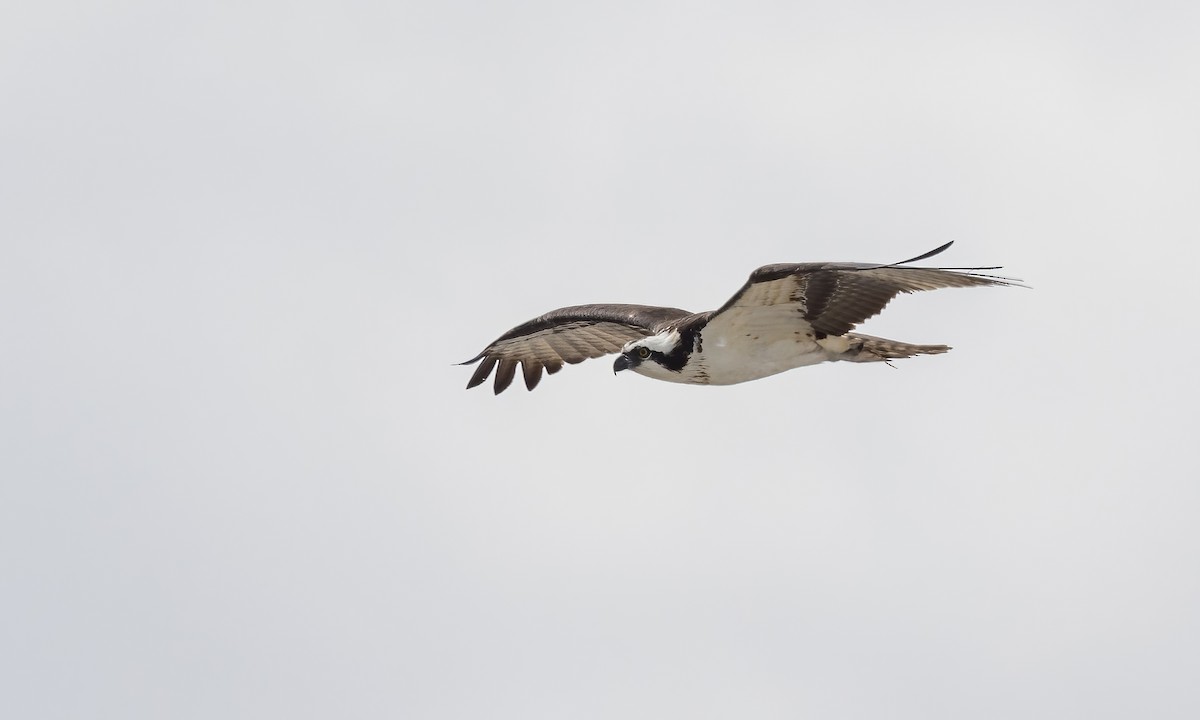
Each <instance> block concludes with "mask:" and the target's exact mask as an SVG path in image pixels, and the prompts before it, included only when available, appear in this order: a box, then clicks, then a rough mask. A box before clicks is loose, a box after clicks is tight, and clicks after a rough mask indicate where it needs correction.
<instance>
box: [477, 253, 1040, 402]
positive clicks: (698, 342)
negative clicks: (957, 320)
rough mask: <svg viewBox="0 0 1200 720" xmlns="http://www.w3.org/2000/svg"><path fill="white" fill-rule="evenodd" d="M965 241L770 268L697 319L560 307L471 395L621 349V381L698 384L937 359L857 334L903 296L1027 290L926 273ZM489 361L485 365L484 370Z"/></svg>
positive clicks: (639, 309) (507, 350)
mask: <svg viewBox="0 0 1200 720" xmlns="http://www.w3.org/2000/svg"><path fill="white" fill-rule="evenodd" d="M951 245H953V242H948V243H946V244H945V245H942V246H941V247H939V248H936V249H934V250H931V251H929V252H927V253H925V254H923V255H918V256H917V257H915V258H911V259H909V260H903V261H901V262H898V263H890V264H887V265H879V264H867V263H801V264H796V265H789V264H781V265H764V266H763V267H760V268H759V269H757V270H755V271H754V272H753V273H751V274H750V279H749V280H747V281H746V284H745V285H743V286H742V288H741V289H740V290H738V291H737V292H736V293H735V294H734V296H733V297H731V298H729V300H728V301H726V303H725V304H724V305H722V306H721V307H720V308H718V309H717V310H710V311H708V312H701V313H691V312H688V311H687V310H680V309H678V308H667V307H655V306H651V305H622V304H601V305H575V306H572V307H564V308H559V309H557V310H552V311H550V312H548V313H546V314H545V315H542V316H541V317H537V318H534V319H533V320H530V321H529V322H526V323H522V324H520V325H518V326H516V327H515V328H513V329H512V330H509V331H508V332H506V333H504V334H503V335H501V336H500V337H499V338H497V339H496V340H495V341H494V342H492V343H491V344H490V345H488V346H487V347H486V348H484V349H483V352H481V353H479V354H478V355H476V356H475V357H473V358H471V359H470V360H468V361H466V362H464V363H461V364H462V365H471V364H473V363H476V362H479V363H480V364H479V367H477V368H476V369H475V374H473V375H472V376H471V380H470V382H468V383H467V388H468V389H470V388H473V387H475V386H476V385H481V384H482V383H483V382H484V381H485V380H487V378H488V376H489V375H491V373H492V370H493V369H495V370H496V379H495V381H494V384H493V387H494V388H495V392H496V394H497V395H498V394H500V393H501V392H503V391H504V390H505V389H506V388H508V386H509V385H511V384H512V381H513V378H514V377H515V376H516V370H517V364H518V363H520V365H521V372H522V374H523V375H524V377H525V387H527V388H528V389H530V390H533V389H534V388H535V387H537V384H538V382H539V381H541V379H542V370H543V369H544V370H545V371H546V372H547V373H548V374H550V375H553V374H554V373H556V372H558V371H559V370H561V369H562V367H563V364H564V363H566V364H575V363H580V362H583V361H584V360H587V359H588V358H596V357H601V356H603V355H609V354H612V353H620V355H618V356H617V359H616V361H615V362H614V363H613V373H614V374H615V373H617V372H619V371H621V370H632V371H634V372H635V373H638V374H639V375H645V376H646V377H650V378H654V379H656V380H666V381H668V382H677V383H687V384H691V385H733V384H735V383H741V382H746V381H748V380H758V379H759V378H764V377H767V376H770V375H775V374H776V373H781V372H784V371H785V370H791V369H793V368H798V367H803V366H805V365H815V364H817V363H822V362H830V361H835V360H846V361H849V362H889V361H891V360H894V359H897V358H907V357H913V356H914V355H937V354H939V353H944V352H946V351H947V350H949V349H950V348H949V347H947V346H946V345H913V344H910V343H905V342H899V341H896V340H886V339H884V338H879V337H873V336H871V335H863V334H860V333H855V332H850V331H851V330H853V329H854V326H856V325H858V324H859V323H861V322H863V321H864V320H866V319H867V318H870V317H874V316H875V315H877V314H879V312H880V311H881V310H883V308H884V306H886V305H887V304H888V302H889V301H891V299H892V298H894V297H896V295H898V294H900V293H902V292H903V293H911V292H918V291H921V290H937V289H939V288H952V287H980V286H986V285H1016V284H1018V281H1015V280H1013V279H1011V278H1004V277H999V276H996V275H984V274H980V273H979V272H977V271H979V270H998V269H999V268H998V267H984V268H925V267H912V266H910V265H909V264H908V263H914V262H919V261H921V260H925V259H927V258H931V257H933V256H934V255H937V254H938V253H941V252H942V251H944V250H945V249H946V248H948V247H950V246H951ZM480 361H482V362H480Z"/></svg>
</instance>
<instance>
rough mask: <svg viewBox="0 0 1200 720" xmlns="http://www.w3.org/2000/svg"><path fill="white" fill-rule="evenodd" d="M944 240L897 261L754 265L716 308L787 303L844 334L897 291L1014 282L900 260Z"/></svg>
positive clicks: (813, 322)
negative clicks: (724, 301) (883, 263)
mask: <svg viewBox="0 0 1200 720" xmlns="http://www.w3.org/2000/svg"><path fill="white" fill-rule="evenodd" d="M952 244H953V243H946V244H945V245H943V246H941V247H939V248H937V249H935V250H932V251H930V252H927V253H925V254H924V255H920V256H918V257H915V258H912V259H911V260H905V261H903V262H901V263H894V264H890V265H869V264H861V263H804V264H800V265H766V266H763V267H760V268H759V269H757V270H755V271H754V272H753V273H751V275H750V279H749V280H748V281H747V282H746V284H745V285H743V286H742V289H741V290H739V291H738V293H737V294H736V295H734V296H733V297H732V298H730V299H729V301H728V302H726V303H725V305H723V306H722V307H721V309H720V310H718V311H717V312H716V313H715V314H714V316H713V319H712V322H718V321H719V318H720V316H721V314H722V313H724V312H727V311H729V310H731V309H734V308H739V309H741V310H742V311H743V312H742V313H738V314H741V315H744V313H745V312H746V311H751V312H752V309H753V308H756V307H778V306H781V305H785V306H792V307H794V308H795V309H796V311H797V317H798V320H802V321H803V322H804V323H807V324H808V325H810V326H811V327H812V329H813V330H815V331H816V332H817V333H818V334H819V335H818V336H823V335H844V334H845V333H847V332H850V330H852V329H853V328H854V326H855V325H858V324H859V323H861V322H863V321H864V320H866V319H867V318H870V317H874V316H875V315H877V314H879V312H880V311H881V310H883V308H884V307H885V306H886V305H887V304H888V303H889V302H890V301H891V300H892V298H894V297H896V296H897V295H898V294H900V293H902V292H904V293H909V292H919V291H922V290H936V289H938V288H950V287H978V286H986V285H1014V284H1017V282H1016V281H1014V280H1011V279H1009V278H1002V277H997V276H994V275H983V274H980V273H977V272H973V271H975V270H996V269H998V268H991V267H989V268H917V267H906V266H905V265H904V263H909V262H915V261H918V260H924V259H925V258H928V257H932V256H934V255H937V254H938V253H940V252H942V251H943V250H945V249H946V248H948V247H950V245H952Z"/></svg>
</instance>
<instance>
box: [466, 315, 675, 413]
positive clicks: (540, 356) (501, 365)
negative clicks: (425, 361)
mask: <svg viewBox="0 0 1200 720" xmlns="http://www.w3.org/2000/svg"><path fill="white" fill-rule="evenodd" d="M690 314H691V313H689V312H688V311H686V310H679V309H678V308H664V307H653V306H649V305H576V306H574V307H565V308H559V309H558V310H552V311H551V312H548V313H546V314H545V315H542V316H541V317H537V318H534V319H533V320H530V321H529V322H527V323H522V324H521V325H518V326H517V327H515V328H513V329H512V330H509V331H508V332H506V333H504V334H503V335H501V336H500V337H498V338H496V340H495V341H494V342H493V343H492V344H491V345H488V346H487V347H486V348H484V350H483V352H481V353H479V354H478V355H476V356H475V357H473V358H471V359H470V360H468V361H466V362H465V363H462V364H463V365H470V364H471V363H474V362H478V361H480V360H482V361H483V362H481V363H480V364H479V367H477V368H476V369H475V374H474V375H472V376H471V381H470V382H469V383H467V388H468V389H470V388H473V387H475V386H476V385H480V384H482V383H483V381H484V380H487V378H488V375H490V374H491V373H492V369H493V368H496V380H495V383H494V388H495V391H496V394H497V395H499V394H500V393H501V392H503V391H504V390H505V388H507V387H508V386H509V385H511V384H512V381H513V377H515V376H516V371H517V363H520V364H521V371H522V374H523V375H524V376H525V387H527V388H529V389H530V390H532V389H534V388H535V387H537V384H538V382H539V381H541V379H542V369H543V368H544V369H545V370H546V373H547V374H550V375H553V374H554V373H556V372H558V371H559V370H561V369H562V366H563V363H568V364H575V363H580V362H583V361H584V360H587V359H588V358H596V357H600V356H602V355H608V354H611V353H615V352H619V351H620V350H621V348H622V347H624V345H625V343H627V342H629V341H630V340H636V339H638V338H642V337H649V336H650V335H654V334H656V333H658V332H659V330H660V329H662V328H664V327H666V326H667V325H669V324H670V323H672V322H673V321H676V320H679V319H680V318H683V317H687V316H688V315H690Z"/></svg>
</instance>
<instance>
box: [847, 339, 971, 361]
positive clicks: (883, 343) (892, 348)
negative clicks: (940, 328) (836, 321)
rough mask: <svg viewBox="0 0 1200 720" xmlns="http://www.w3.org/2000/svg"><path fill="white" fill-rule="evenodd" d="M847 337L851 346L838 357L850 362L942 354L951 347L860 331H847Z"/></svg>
mask: <svg viewBox="0 0 1200 720" xmlns="http://www.w3.org/2000/svg"><path fill="white" fill-rule="evenodd" d="M845 337H846V338H848V339H849V340H850V348H849V349H848V350H846V352H844V353H843V354H842V356H841V357H840V358H838V359H839V360H848V361H849V362H880V361H887V360H897V359H900V358H909V357H913V356H916V355H940V354H941V353H944V352H946V351H948V350H949V349H950V346H949V345H913V344H912V343H904V342H899V341H898V340H888V339H886V338H880V337H874V336H872V335H861V334H859V333H846V335H845Z"/></svg>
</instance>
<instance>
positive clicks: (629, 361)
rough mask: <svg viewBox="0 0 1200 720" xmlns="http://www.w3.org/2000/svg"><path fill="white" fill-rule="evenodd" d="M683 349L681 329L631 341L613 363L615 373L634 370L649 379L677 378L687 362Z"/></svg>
mask: <svg viewBox="0 0 1200 720" xmlns="http://www.w3.org/2000/svg"><path fill="white" fill-rule="evenodd" d="M682 350H683V348H682V341H681V338H680V336H679V331H678V330H667V331H664V332H661V333H659V334H657V335H651V336H650V337H646V338H640V339H638V340H632V341H630V342H628V343H625V347H623V348H621V354H620V355H618V356H617V359H616V361H614V362H613V373H614V374H615V373H618V372H620V371H622V370H632V371H634V372H635V373H637V374H639V375H645V376H646V377H652V378H658V379H660V380H669V379H674V377H676V376H678V375H679V369H680V367H682V365H683V363H684V362H686V360H687V358H686V357H685V356H684V355H683V353H682Z"/></svg>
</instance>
